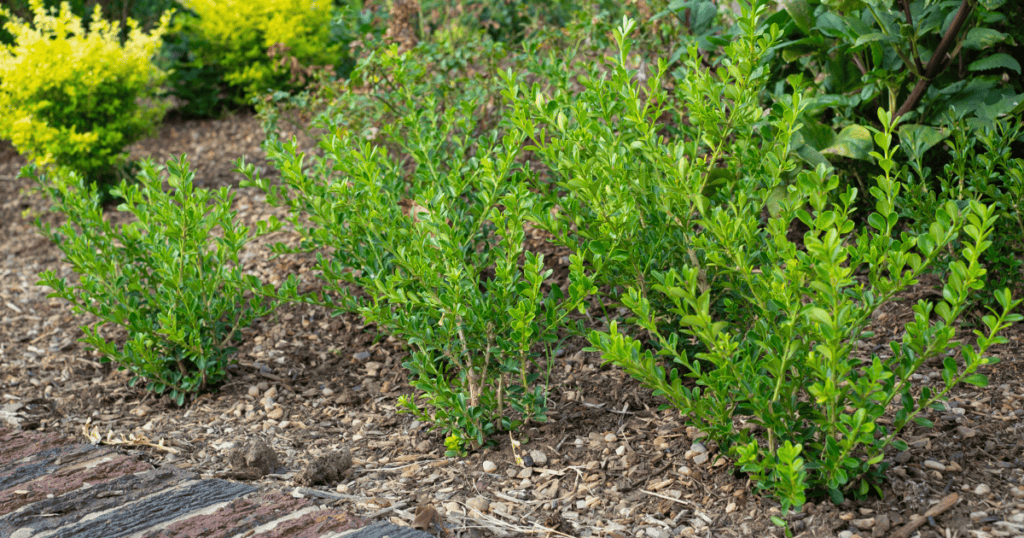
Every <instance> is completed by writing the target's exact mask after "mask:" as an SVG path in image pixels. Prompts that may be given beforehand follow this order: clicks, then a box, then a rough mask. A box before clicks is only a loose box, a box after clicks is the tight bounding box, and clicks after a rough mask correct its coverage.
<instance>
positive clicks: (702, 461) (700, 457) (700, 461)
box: [693, 454, 708, 465]
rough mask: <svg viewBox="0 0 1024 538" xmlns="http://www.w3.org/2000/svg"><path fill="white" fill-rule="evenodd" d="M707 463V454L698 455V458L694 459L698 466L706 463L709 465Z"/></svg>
mask: <svg viewBox="0 0 1024 538" xmlns="http://www.w3.org/2000/svg"><path fill="white" fill-rule="evenodd" d="M707 461H708V455H707V454H697V455H696V456H694V457H693V463H695V464H697V465H704V464H705V463H707Z"/></svg>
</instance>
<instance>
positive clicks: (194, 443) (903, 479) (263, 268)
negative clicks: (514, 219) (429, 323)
mask: <svg viewBox="0 0 1024 538" xmlns="http://www.w3.org/2000/svg"><path fill="white" fill-rule="evenodd" d="M286 134H289V133H286ZM262 140H263V134H262V131H261V130H260V128H259V125H258V121H257V120H256V118H254V117H252V116H250V115H246V114H240V115H236V116H232V117H229V118H226V119H221V120H190V121H170V122H168V123H166V124H165V125H164V126H163V127H162V128H161V129H160V131H159V133H158V134H157V135H156V136H155V137H154V138H152V139H149V140H145V141H143V142H141V143H139V144H136V145H135V146H133V147H132V148H131V153H132V155H133V156H135V157H140V156H152V157H153V158H154V159H155V160H157V161H165V160H166V159H167V158H168V157H170V156H178V155H180V154H181V153H187V154H188V155H189V159H190V161H191V162H192V163H193V168H194V169H195V170H196V172H197V179H196V183H197V185H199V186H204V187H220V186H225V185H229V186H237V185H238V182H239V181H240V180H241V177H240V175H239V174H237V173H235V172H233V170H234V168H235V163H234V161H235V159H237V158H238V157H241V156H243V155H244V156H246V160H247V161H249V162H254V163H256V164H257V165H258V166H261V167H263V169H264V175H268V176H269V175H272V174H273V173H274V171H273V170H272V169H270V168H269V167H267V166H266V159H265V158H264V156H263V154H262V153H261V152H260V149H259V144H260V142H261V141H262ZM300 145H302V146H303V147H306V148H312V147H314V145H313V144H312V142H311V141H310V140H309V139H308V138H304V139H300ZM22 163H23V160H22V159H21V158H20V157H19V156H18V155H17V154H16V152H14V151H13V149H12V148H11V147H10V146H9V145H0V421H2V422H4V423H5V424H4V425H6V426H9V427H10V426H13V427H18V428H23V429H31V430H37V431H41V432H56V433H60V434H63V435H68V436H72V437H74V438H75V439H77V440H78V441H85V440H89V441H90V442H99V443H103V444H107V445H110V446H114V447H117V448H118V449H119V450H122V451H123V452H124V453H126V454H129V455H134V456H136V457H139V458H141V459H143V460H145V461H148V462H150V463H153V464H154V465H156V466H165V465H173V466H177V467H180V468H184V469H188V470H190V471H194V472H197V473H200V474H201V475H203V476H205V477H232V479H240V480H243V481H244V480H248V481H251V482H252V483H254V484H256V485H264V486H266V485H272V486H274V487H278V488H285V487H296V486H308V487H304V489H305V491H307V492H309V491H314V492H315V491H324V492H328V491H329V492H332V493H340V494H343V496H344V501H342V502H343V503H344V504H345V508H346V509H348V510H350V511H351V512H352V513H354V514H355V515H357V516H359V517H363V518H366V519H375V518H381V517H384V518H387V519H389V520H390V521H392V522H394V523H397V524H401V525H410V526H414V527H417V528H421V529H423V530H428V531H430V532H434V533H436V534H437V535H438V536H455V535H458V536H520V535H526V534H539V535H544V536H584V537H586V536H609V537H616V538H621V537H626V536H649V537H652V538H661V537H668V536H717V537H726V536H772V535H776V536H781V535H782V530H781V529H779V528H777V527H775V526H774V525H773V524H772V523H771V522H770V517H771V516H773V515H778V514H779V505H778V503H777V502H775V501H774V500H772V499H770V498H765V497H761V496H758V495H756V494H754V493H752V491H751V484H750V482H749V480H748V478H747V477H746V476H743V475H741V474H739V473H736V472H735V470H734V466H733V465H732V463H731V462H729V461H727V460H726V459H725V458H722V457H720V455H719V454H718V452H717V447H715V446H713V445H707V446H705V445H703V444H701V443H699V442H697V440H696V439H695V437H696V436H697V434H698V431H697V430H696V429H694V428H692V427H687V426H685V425H684V424H683V421H682V419H681V417H679V416H678V413H677V412H675V411H672V410H659V409H658V407H659V405H660V404H662V403H663V401H662V400H661V399H659V398H655V397H653V396H651V393H650V391H649V390H647V389H645V388H643V387H641V386H640V385H639V384H638V383H636V382H635V381H633V380H632V379H630V378H629V377H628V376H626V375H625V374H624V373H623V372H621V371H619V370H617V369H615V368H609V367H605V366H602V364H601V359H600V357H598V356H597V355H596V354H594V353H585V352H582V351H580V350H581V349H582V347H583V342H581V341H574V340H570V341H568V342H566V344H565V345H564V347H563V349H562V350H561V353H560V354H559V357H558V359H557V362H556V365H555V368H554V371H553V373H552V375H553V379H552V381H553V383H552V390H551V410H552V411H551V415H550V416H551V420H550V421H549V422H548V423H547V424H544V425H531V426H528V427H526V428H525V429H524V430H523V431H521V432H518V434H517V440H520V439H522V440H524V441H525V440H527V439H528V442H524V443H523V444H522V446H521V447H520V448H518V449H515V450H513V446H512V441H511V439H509V438H508V437H507V436H506V437H503V438H499V439H498V440H497V441H498V446H497V447H494V448H487V449H484V450H481V451H479V452H477V453H474V454H471V455H470V456H469V457H467V458H464V459H456V458H446V457H444V445H443V436H442V435H441V434H440V433H438V432H435V431H431V430H430V427H429V425H428V424H424V423H422V422H419V421H416V420H414V419H413V417H411V416H409V415H406V414H400V413H398V412H397V411H398V409H397V406H396V403H397V400H398V398H399V397H400V396H402V395H405V394H410V393H411V388H410V386H409V385H408V383H407V378H406V372H405V371H404V369H403V368H402V366H401V363H402V360H403V357H405V356H406V354H407V353H408V350H407V348H406V347H405V345H404V344H403V343H402V342H400V341H398V340H396V339H394V338H389V337H382V336H381V335H379V334H378V333H377V332H376V331H375V330H374V327H372V326H365V325H364V324H363V323H362V322H361V320H360V319H359V318H358V317H357V316H352V315H342V316H337V317H335V316H332V315H331V312H328V311H325V310H323V309H319V308H312V307H309V306H291V307H286V308H283V309H282V310H281V311H280V312H278V313H277V314H276V315H275V316H273V317H270V318H267V319H264V320H261V321H259V322H257V323H256V324H255V325H254V326H253V327H251V328H250V329H248V330H247V331H246V340H245V343H244V345H243V346H242V347H241V348H240V349H239V351H238V353H237V355H236V358H237V360H238V364H237V366H235V367H233V368H232V369H231V370H230V376H229V379H228V381H227V382H226V383H224V384H223V386H221V387H220V388H219V390H218V391H217V392H215V393H212V394H208V395H204V396H202V397H200V398H199V399H198V400H196V401H194V402H192V403H190V404H187V405H186V406H185V407H182V408H179V407H177V406H176V405H174V404H173V403H171V402H170V401H169V400H168V399H167V398H162V397H158V396H155V395H153V394H150V393H147V392H145V391H144V390H142V389H141V388H130V387H129V386H128V380H129V376H128V374H127V373H125V372H118V371H117V370H116V368H115V367H114V366H113V365H111V364H102V363H100V361H99V357H98V356H97V355H96V354H95V353H93V352H91V351H88V350H86V349H85V347H84V346H83V345H82V344H80V343H79V342H78V341H77V339H78V338H79V337H81V336H82V333H81V331H80V330H79V328H78V327H79V325H82V324H83V323H85V322H87V320H86V319H84V318H82V317H76V316H75V315H73V314H72V312H71V310H70V308H69V306H68V305H67V304H66V303H64V302H63V301H61V300H58V299H49V298H47V293H48V290H47V289H44V288H42V287H40V286H37V285H36V282H37V280H38V276H37V275H38V274H39V273H40V272H41V271H43V270H46V269H54V270H56V271H57V272H58V274H70V269H69V268H68V266H67V265H66V264H65V263H63V262H62V259H61V253H60V251H59V250H58V249H57V248H56V247H54V246H53V245H51V244H50V243H49V242H48V241H47V240H46V239H45V238H43V237H42V236H41V235H39V234H38V233H37V232H36V230H35V229H34V227H33V226H32V224H31V222H30V221H29V220H27V219H26V218H25V217H24V216H23V214H24V213H25V211H26V210H32V211H34V212H37V213H39V212H45V210H46V209H47V205H46V203H45V201H44V200H43V198H42V197H41V196H39V195H37V194H33V193H32V192H31V191H30V189H29V188H30V187H31V185H30V184H29V182H28V181H27V180H24V179H16V178H15V176H16V174H17V170H18V169H19V167H20V166H21V164H22ZM237 192H238V198H237V202H236V208H237V209H238V211H239V217H240V218H241V219H243V221H244V222H245V223H246V224H247V225H250V226H252V225H254V223H255V222H256V221H258V220H261V219H265V218H267V217H268V216H269V215H271V214H275V215H279V216H281V215H282V213H281V211H280V210H278V209H276V208H272V207H269V206H267V205H266V204H265V203H264V197H263V196H262V194H261V193H260V192H258V191H257V190H254V189H238V191H237ZM45 218H48V219H56V218H57V217H55V216H53V215H48V216H46V217H45ZM270 239H271V240H289V239H288V234H286V233H284V232H282V233H281V235H280V236H278V237H272V238H270ZM533 239H534V240H535V243H531V244H537V245H544V242H543V241H542V240H539V239H538V238H536V237H535V238H533ZM553 252H554V251H553V249H552V253H553ZM555 254H557V253H555ZM548 259H549V263H551V264H552V268H556V269H557V268H559V267H558V265H559V264H560V263H561V261H560V256H558V255H551V256H548ZM244 260H245V262H244V263H245V264H246V268H247V269H248V270H251V271H253V272H254V273H255V274H257V275H259V276H261V278H264V279H267V280H268V281H271V282H280V281H281V280H283V279H284V278H285V277H286V276H287V275H289V274H298V275H301V276H302V277H303V278H304V279H305V281H306V282H307V283H308V285H315V280H314V278H313V272H312V271H311V267H312V264H313V261H314V260H313V258H311V257H282V258H278V259H271V258H270V256H269V250H268V249H267V248H266V247H265V246H263V245H253V246H252V248H251V249H250V250H249V251H248V252H247V253H246V256H245V257H244ZM564 273H565V271H560V272H556V274H564ZM933 285H934V282H925V283H923V284H921V285H919V286H918V287H916V288H915V289H913V290H911V291H910V292H909V293H907V294H905V296H903V297H902V298H901V300H900V301H899V302H896V303H893V304H890V305H887V306H886V307H885V309H884V310H883V311H881V312H879V313H878V314H877V315H876V316H875V319H874V326H873V330H874V332H875V334H876V336H875V338H874V339H872V340H870V341H864V342H859V343H858V350H859V352H863V353H864V354H870V353H871V352H872V351H873V350H876V349H879V348H880V346H884V345H887V344H888V342H889V341H891V340H892V339H898V338H899V337H900V335H901V334H902V331H903V326H904V325H905V323H906V322H907V321H908V320H910V319H911V318H912V312H911V310H910V308H911V306H912V305H913V304H914V302H915V301H916V300H917V299H918V298H921V297H926V296H928V295H929V294H932V293H934V291H933ZM1007 336H1008V337H1009V338H1010V344H1008V345H1006V346H1002V347H1001V348H1000V349H999V350H998V355H999V356H1000V357H1001V358H1002V362H1001V363H1000V364H998V365H996V366H994V367H990V368H987V369H986V371H984V372H983V373H985V374H987V375H988V376H990V379H991V385H990V386H989V387H987V388H984V389H978V388H975V387H970V386H963V387H959V388H957V389H956V390H954V391H953V394H952V397H951V398H950V400H949V405H948V407H947V408H946V409H945V410H943V411H935V412H932V413H931V414H930V415H929V418H931V419H932V420H933V421H934V424H935V425H934V427H932V428H922V427H919V426H916V425H914V426H912V427H909V428H908V429H907V430H905V432H904V435H903V436H902V437H903V438H904V439H905V440H906V441H907V442H908V443H909V444H910V449H909V450H907V451H906V452H904V453H896V452H892V453H891V454H888V459H889V460H890V461H891V462H892V463H893V465H894V468H893V469H892V470H891V471H890V473H889V476H890V478H891V481H890V482H888V483H887V484H886V485H885V487H884V490H885V496H884V498H870V499H868V500H865V501H857V502H855V501H849V500H848V501H846V502H844V503H843V504H842V505H840V506H835V505H833V504H832V503H830V502H829V501H827V500H826V499H822V498H816V499H812V502H809V503H808V504H807V505H806V507H805V509H804V510H803V511H802V512H801V513H799V514H793V515H791V516H789V518H788V519H789V520H790V528H791V530H792V531H793V532H794V534H795V535H797V536H808V537H809V536H815V537H817V536H821V537H824V536H842V537H844V538H852V537H854V536H861V537H868V536H873V537H879V536H890V535H891V536H902V537H910V536H921V537H923V538H938V537H942V538H950V537H953V536H971V537H979V538H981V537H988V536H1021V535H1024V486H1022V484H1021V480H1022V478H1024V468H1022V462H1021V459H1022V450H1024V437H1022V435H1021V433H1022V432H1021V431H1020V427H1021V420H1022V418H1024V375H1022V365H1024V360H1022V359H1021V356H1020V354H1021V348H1020V336H1021V329H1020V328H1019V327H1015V328H1013V329H1012V330H1011V331H1010V332H1009V333H1008V334H1007ZM940 366H941V365H939V364H929V365H926V366H925V367H924V368H923V369H922V370H921V371H920V372H919V373H918V374H917V377H916V379H917V380H918V382H919V383H920V384H921V385H933V386H941V384H942V380H941V376H940V370H939V368H940ZM257 442H259V446H261V447H264V448H268V449H269V450H271V451H272V452H273V455H274V456H275V457H276V458H277V460H276V461H275V462H273V463H275V464H276V465H275V466H274V467H275V468H273V469H270V468H269V464H267V465H263V464H266V463H267V460H268V459H269V458H270V456H269V455H268V454H267V453H265V452H259V451H256V452H253V451H252V450H249V449H250V448H251V447H253V446H256V445H255V444H254V443H257ZM0 448H2V447H0ZM246 450H249V452H248V453H247V452H246ZM259 450H263V449H262V448H261V449H259ZM247 454H248V455H252V456H253V458H254V459H253V460H252V461H251V462H250V461H249V460H248V459H246V457H247ZM233 455H234V456H233ZM517 455H518V456H520V457H523V456H529V458H528V459H529V460H531V461H532V464H533V465H532V466H530V467H524V466H521V465H517V463H516V456H517ZM233 457H234V461H235V463H236V467H237V468H236V467H233V466H232V458H233ZM524 459H526V458H524ZM240 461H241V462H242V463H239V462H240ZM257 464H259V465H257ZM311 466H312V468H313V469H315V470H316V471H315V472H311V471H309V470H308V469H310V468H311ZM317 466H319V467H317ZM246 473H249V474H246ZM320 476H326V478H327V479H326V480H320V481H319V482H321V483H316V482H317V477H320ZM315 483H316V484H315ZM313 484H315V485H313Z"/></svg>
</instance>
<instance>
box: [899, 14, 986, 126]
mask: <svg viewBox="0 0 1024 538" xmlns="http://www.w3.org/2000/svg"><path fill="white" fill-rule="evenodd" d="M973 9H974V3H973V1H972V0H963V1H962V2H961V3H960V9H959V10H958V11H957V14H956V17H955V18H954V19H953V22H952V23H950V25H949V28H948V29H947V30H946V34H945V35H944V36H942V41H940V42H939V46H938V47H936V48H935V53H934V54H932V57H931V60H929V61H928V66H927V67H925V70H924V73H923V75H922V76H921V78H919V79H918V80H917V84H915V85H914V89H913V90H912V91H911V92H910V95H908V96H907V100H906V101H904V102H903V106H901V107H900V109H899V110H898V111H897V112H896V117H899V116H902V115H904V114H906V113H907V112H909V111H911V110H913V109H914V108H915V107H917V105H918V103H920V102H921V98H922V97H924V92H925V91H926V90H927V89H928V86H929V85H930V84H931V82H932V80H933V79H934V78H935V77H936V75H938V74H939V73H941V72H942V70H943V69H945V67H946V66H947V65H948V63H949V62H948V61H947V60H946V53H947V52H948V51H949V49H950V47H952V46H953V43H954V42H955V41H956V40H957V36H959V34H960V30H961V29H962V28H963V26H964V23H966V22H967V19H968V17H970V15H971V11H972V10H973Z"/></svg>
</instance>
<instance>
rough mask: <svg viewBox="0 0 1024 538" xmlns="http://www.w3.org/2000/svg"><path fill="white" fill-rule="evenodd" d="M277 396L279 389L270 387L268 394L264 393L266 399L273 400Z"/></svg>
mask: <svg viewBox="0 0 1024 538" xmlns="http://www.w3.org/2000/svg"><path fill="white" fill-rule="evenodd" d="M275 396H277V387H270V388H269V389H267V392H264V393H263V397H264V398H273V397H275Z"/></svg>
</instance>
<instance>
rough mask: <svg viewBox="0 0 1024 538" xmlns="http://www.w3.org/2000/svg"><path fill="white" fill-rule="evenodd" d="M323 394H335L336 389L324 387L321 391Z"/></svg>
mask: <svg viewBox="0 0 1024 538" xmlns="http://www.w3.org/2000/svg"><path fill="white" fill-rule="evenodd" d="M321 394H323V395H324V396H333V395H334V391H333V390H331V389H324V390H323V391H321Z"/></svg>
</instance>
